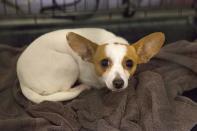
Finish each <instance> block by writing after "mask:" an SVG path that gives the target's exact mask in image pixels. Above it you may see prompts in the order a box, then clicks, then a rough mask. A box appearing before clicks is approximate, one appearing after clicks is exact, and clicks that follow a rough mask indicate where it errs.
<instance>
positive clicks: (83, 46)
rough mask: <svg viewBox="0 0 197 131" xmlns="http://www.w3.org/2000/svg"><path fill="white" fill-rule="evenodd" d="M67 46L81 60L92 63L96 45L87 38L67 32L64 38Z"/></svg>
mask: <svg viewBox="0 0 197 131" xmlns="http://www.w3.org/2000/svg"><path fill="white" fill-rule="evenodd" d="M66 38H67V41H68V44H69V45H70V47H71V48H72V49H73V51H75V52H76V53H77V54H78V55H79V56H80V57H81V58H82V59H83V60H85V61H89V62H91V61H92V58H93V55H94V53H95V52H96V49H97V46H98V45H97V44H96V43H94V42H92V41H90V40H88V39H87V38H85V37H83V36H81V35H78V34H76V33H73V32H69V33H68V34H67V36H66Z"/></svg>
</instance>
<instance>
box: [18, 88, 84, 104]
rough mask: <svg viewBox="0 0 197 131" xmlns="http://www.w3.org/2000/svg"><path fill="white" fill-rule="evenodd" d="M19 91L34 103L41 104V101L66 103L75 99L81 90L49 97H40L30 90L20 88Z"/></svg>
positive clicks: (61, 92) (63, 92)
mask: <svg viewBox="0 0 197 131" xmlns="http://www.w3.org/2000/svg"><path fill="white" fill-rule="evenodd" d="M21 90H22V93H23V95H24V96H25V97H26V98H27V99H29V100H30V101H32V102H34V103H41V102H43V101H66V100H71V99H73V98H75V97H77V96H78V95H79V94H80V93H81V91H82V90H74V91H73V90H72V91H60V92H56V93H53V94H50V95H41V94H39V93H37V92H35V91H33V90H32V89H30V88H28V87H25V86H22V85H21Z"/></svg>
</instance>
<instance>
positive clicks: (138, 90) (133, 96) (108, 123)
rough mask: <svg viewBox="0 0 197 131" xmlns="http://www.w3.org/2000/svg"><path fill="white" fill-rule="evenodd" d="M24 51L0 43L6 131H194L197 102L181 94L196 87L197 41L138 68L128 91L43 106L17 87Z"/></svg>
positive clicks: (0, 125) (1, 124) (0, 105)
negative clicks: (19, 60) (19, 61)
mask: <svg viewBox="0 0 197 131" xmlns="http://www.w3.org/2000/svg"><path fill="white" fill-rule="evenodd" d="M22 50H23V49H17V48H12V47H8V46H4V45H0V63H1V64H0V129H1V130H2V131H3V130H6V131H13V130H14V131H17V130H19V131H27V130H31V131H33V130H34V131H47V130H54V131H60V130H61V131H78V130H80V131H95V130H97V131H190V130H191V129H192V128H193V130H195V127H194V126H195V124H197V103H195V102H194V101H193V100H191V99H189V98H188V97H185V96H183V95H182V93H183V91H188V90H191V89H193V88H195V87H197V43H190V42H187V41H179V42H176V43H173V44H169V45H167V46H165V47H164V48H163V49H162V50H161V51H160V53H159V54H158V55H157V56H156V58H155V59H153V60H151V61H150V62H149V63H148V64H144V65H140V66H139V68H138V71H137V73H136V74H135V76H134V77H132V78H131V80H130V84H129V88H128V89H127V90H125V91H122V92H119V93H115V92H110V91H108V90H105V89H102V90H96V89H92V90H89V91H85V92H83V93H82V94H81V95H80V96H79V97H77V98H76V99H74V100H71V101H68V102H43V103H41V104H38V105H36V104H32V103H31V102H30V101H28V100H27V99H26V98H24V96H23V95H22V94H21V91H20V88H19V86H18V82H17V79H16V73H15V64H16V60H17V57H18V55H19V54H20V53H21V51H22ZM187 95H188V93H186V96H187ZM196 97H197V94H193V98H194V99H195V100H196Z"/></svg>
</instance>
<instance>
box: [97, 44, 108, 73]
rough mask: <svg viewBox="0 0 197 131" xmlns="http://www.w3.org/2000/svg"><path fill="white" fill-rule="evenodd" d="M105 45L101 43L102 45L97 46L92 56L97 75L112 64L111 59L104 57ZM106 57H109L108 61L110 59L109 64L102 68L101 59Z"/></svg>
mask: <svg viewBox="0 0 197 131" xmlns="http://www.w3.org/2000/svg"><path fill="white" fill-rule="evenodd" d="M106 45H107V44H103V45H100V46H98V48H97V50H96V53H95V55H94V58H93V63H94V66H95V70H96V73H97V75H98V76H102V75H103V74H104V73H105V72H107V71H108V70H109V69H110V67H111V66H112V62H111V60H110V59H109V58H107V57H106V53H105V47H106ZM106 58H107V59H109V61H110V63H109V64H110V65H109V66H108V67H107V68H103V67H102V66H101V60H103V59H106Z"/></svg>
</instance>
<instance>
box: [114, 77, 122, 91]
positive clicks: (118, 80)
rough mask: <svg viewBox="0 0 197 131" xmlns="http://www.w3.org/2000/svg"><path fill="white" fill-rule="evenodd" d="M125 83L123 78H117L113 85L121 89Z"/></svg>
mask: <svg viewBox="0 0 197 131" xmlns="http://www.w3.org/2000/svg"><path fill="white" fill-rule="evenodd" d="M123 85H124V81H123V80H122V79H115V80H113V86H114V88H116V89H121V88H122V87H123Z"/></svg>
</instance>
